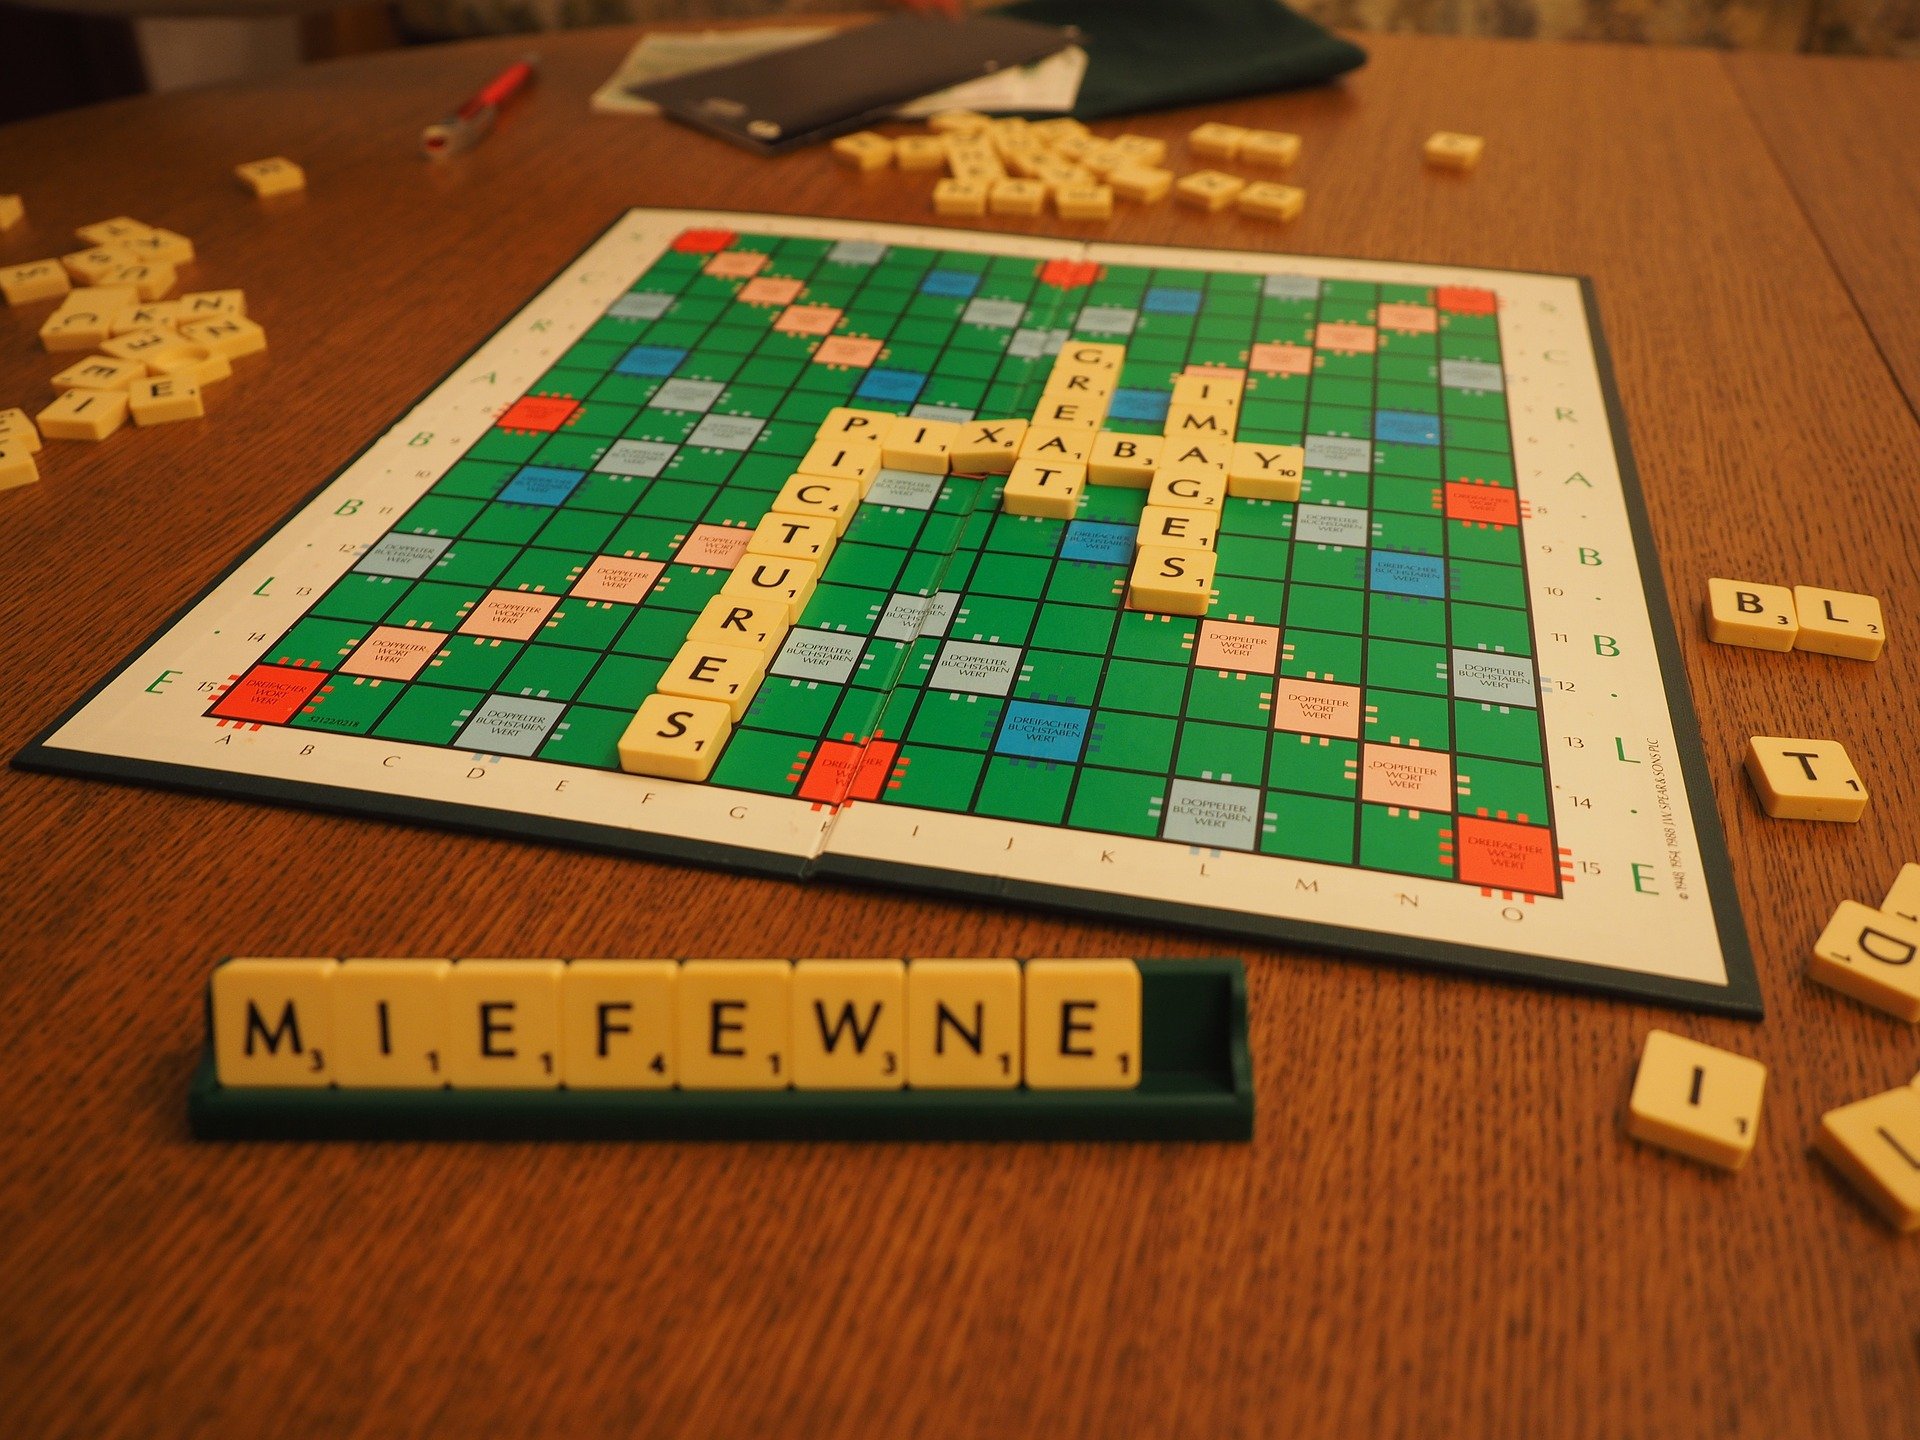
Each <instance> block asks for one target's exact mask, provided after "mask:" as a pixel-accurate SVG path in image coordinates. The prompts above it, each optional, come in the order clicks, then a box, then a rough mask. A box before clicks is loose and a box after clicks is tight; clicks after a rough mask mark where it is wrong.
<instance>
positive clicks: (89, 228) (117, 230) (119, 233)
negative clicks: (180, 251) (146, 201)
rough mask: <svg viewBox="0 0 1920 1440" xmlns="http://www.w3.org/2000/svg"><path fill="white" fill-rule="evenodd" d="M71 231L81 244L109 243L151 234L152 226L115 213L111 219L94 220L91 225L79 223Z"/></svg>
mask: <svg viewBox="0 0 1920 1440" xmlns="http://www.w3.org/2000/svg"><path fill="white" fill-rule="evenodd" d="M73 233H74V234H75V235H76V236H77V237H78V238H79V240H80V242H81V243H82V244H83V245H111V244H113V243H114V242H115V241H117V240H132V239H135V238H136V237H138V236H141V235H151V234H152V233H153V227H152V226H151V225H148V224H145V223H143V222H142V221H139V220H135V219H134V218H133V217H132V216H129V215H116V216H115V217H114V218H113V219H111V220H96V221H95V222H94V223H93V224H91V225H81V226H79V227H78V228H76V229H75V230H74V232H73Z"/></svg>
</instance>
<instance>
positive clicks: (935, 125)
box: [927, 110, 993, 135]
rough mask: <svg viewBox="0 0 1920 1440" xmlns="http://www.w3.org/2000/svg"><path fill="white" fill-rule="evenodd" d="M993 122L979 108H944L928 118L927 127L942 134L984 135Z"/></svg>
mask: <svg viewBox="0 0 1920 1440" xmlns="http://www.w3.org/2000/svg"><path fill="white" fill-rule="evenodd" d="M992 124H993V121H992V119H991V118H990V117H988V116H986V115H982V114H981V113H980V112H979V111H977V110H942V111H941V112H940V113H939V114H937V115H933V116H929V117H928V119H927V128H928V129H929V130H932V131H934V132H935V133H937V134H940V135H984V134H985V133H986V132H987V130H988V128H989V127H990V126H992Z"/></svg>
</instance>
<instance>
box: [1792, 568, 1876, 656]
mask: <svg viewBox="0 0 1920 1440" xmlns="http://www.w3.org/2000/svg"><path fill="white" fill-rule="evenodd" d="M1793 605H1794V612H1795V614H1796V615H1797V616H1798V617H1799V620H1800V636H1799V639H1798V641H1796V644H1797V645H1798V646H1799V648H1800V649H1802V650H1811V651H1813V652H1814V653H1815V654H1816V655H1841V656H1845V657H1846V658H1847V659H1849V660H1878V659H1879V658H1880V651H1881V650H1882V648H1884V647H1885V645H1886V643H1887V623H1886V620H1885V619H1884V618H1883V617H1882V615H1881V614H1880V602H1879V601H1878V600H1876V599H1874V598H1873V596H1871V595H1854V594H1850V593H1849V592H1847V591H1845V590H1822V589H1819V588H1818V587H1817V586H1813V585H1796V586H1794V587H1793Z"/></svg>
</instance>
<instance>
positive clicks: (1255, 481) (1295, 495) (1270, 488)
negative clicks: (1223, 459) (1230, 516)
mask: <svg viewBox="0 0 1920 1440" xmlns="http://www.w3.org/2000/svg"><path fill="white" fill-rule="evenodd" d="M1306 473H1307V452H1306V447H1305V446H1302V445H1259V444H1250V443H1248V442H1246V441H1242V442H1240V443H1239V444H1237V445H1235V446H1234V447H1233V450H1232V452H1231V458H1229V459H1228V461H1227V494H1229V495H1234V496H1239V497H1241V498H1243V499H1248V500H1298V499H1299V498H1300V481H1301V479H1302V477H1304V476H1305V474H1306Z"/></svg>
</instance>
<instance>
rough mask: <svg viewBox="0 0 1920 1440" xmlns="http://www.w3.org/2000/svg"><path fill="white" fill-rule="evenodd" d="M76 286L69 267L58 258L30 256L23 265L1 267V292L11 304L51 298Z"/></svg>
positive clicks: (26, 303) (24, 303) (25, 303)
mask: <svg viewBox="0 0 1920 1440" xmlns="http://www.w3.org/2000/svg"><path fill="white" fill-rule="evenodd" d="M71 289H73V281H72V279H71V278H70V277H69V276H68V274H67V271H66V267H65V266H63V265H62V264H61V263H60V262H59V261H58V260H29V261H27V262H26V263H25V264H24V265H8V266H5V267H0V295H4V296H6V299H7V304H9V305H31V304H32V303H33V302H34V301H35V300H52V299H54V298H55V297H56V296H60V295H65V294H66V293H67V292H68V291H69V290H71Z"/></svg>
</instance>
